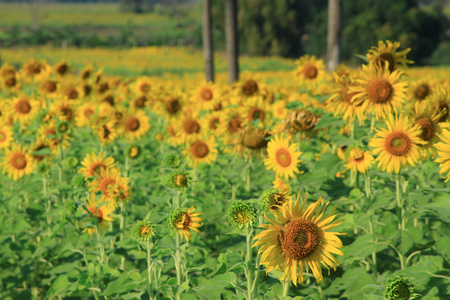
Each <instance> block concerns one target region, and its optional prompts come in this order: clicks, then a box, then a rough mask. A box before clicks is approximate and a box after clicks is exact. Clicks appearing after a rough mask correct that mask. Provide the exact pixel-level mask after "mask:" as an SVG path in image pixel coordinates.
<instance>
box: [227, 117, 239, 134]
mask: <svg viewBox="0 0 450 300" xmlns="http://www.w3.org/2000/svg"><path fill="white" fill-rule="evenodd" d="M240 128H241V118H239V116H234V117H233V118H232V119H231V120H230V122H228V130H229V131H230V133H236V132H237V131H238V130H239V129H240Z"/></svg>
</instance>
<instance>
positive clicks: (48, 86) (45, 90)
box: [40, 78, 60, 97]
mask: <svg viewBox="0 0 450 300" xmlns="http://www.w3.org/2000/svg"><path fill="white" fill-rule="evenodd" d="M59 86H60V84H59V83H58V82H57V81H56V80H53V79H50V78H49V79H46V80H44V81H43V82H42V84H41V86H40V91H41V93H42V94H44V95H45V96H46V97H53V96H57V95H58V90H59Z"/></svg>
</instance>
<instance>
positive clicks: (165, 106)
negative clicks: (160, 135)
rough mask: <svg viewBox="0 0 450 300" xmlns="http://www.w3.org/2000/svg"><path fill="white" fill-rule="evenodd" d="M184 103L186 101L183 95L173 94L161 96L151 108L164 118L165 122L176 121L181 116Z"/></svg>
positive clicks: (179, 93)
mask: <svg viewBox="0 0 450 300" xmlns="http://www.w3.org/2000/svg"><path fill="white" fill-rule="evenodd" d="M185 103H186V99H185V96H184V94H183V93H181V92H173V93H171V94H163V95H161V96H160V98H159V100H157V101H156V102H155V106H154V107H153V108H154V110H155V113H157V114H158V115H162V116H164V117H165V118H166V120H174V119H175V120H176V119H178V118H179V117H180V116H181V115H182V113H183V107H184V106H185Z"/></svg>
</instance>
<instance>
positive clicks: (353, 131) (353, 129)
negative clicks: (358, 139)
mask: <svg viewBox="0 0 450 300" xmlns="http://www.w3.org/2000/svg"><path fill="white" fill-rule="evenodd" d="M350 138H351V139H354V138H355V121H354V120H353V121H352V122H351V123H350Z"/></svg>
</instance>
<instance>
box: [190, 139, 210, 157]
mask: <svg viewBox="0 0 450 300" xmlns="http://www.w3.org/2000/svg"><path fill="white" fill-rule="evenodd" d="M191 153H192V155H193V156H194V157H197V158H204V157H206V156H207V155H208V153H209V148H208V145H207V144H206V143H204V142H202V141H197V142H195V143H194V144H192V145H191Z"/></svg>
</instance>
